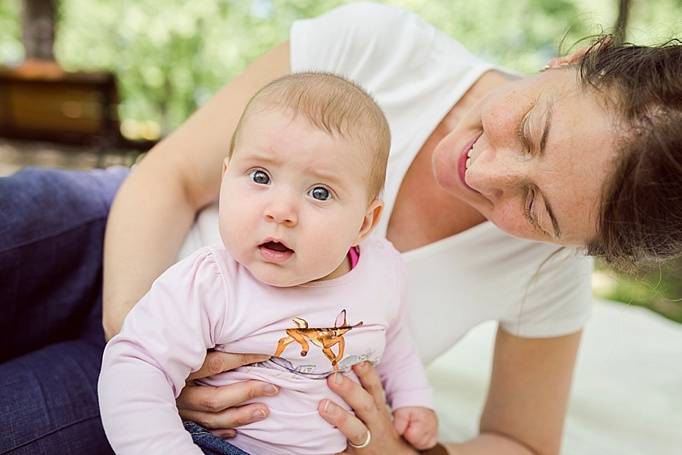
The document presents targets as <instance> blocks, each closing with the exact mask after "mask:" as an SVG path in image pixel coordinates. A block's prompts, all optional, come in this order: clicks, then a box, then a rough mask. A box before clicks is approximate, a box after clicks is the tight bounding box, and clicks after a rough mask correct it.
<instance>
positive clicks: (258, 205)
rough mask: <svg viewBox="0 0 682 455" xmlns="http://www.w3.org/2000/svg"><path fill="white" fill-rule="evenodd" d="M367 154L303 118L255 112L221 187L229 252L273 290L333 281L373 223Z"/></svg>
mask: <svg viewBox="0 0 682 455" xmlns="http://www.w3.org/2000/svg"><path fill="white" fill-rule="evenodd" d="M368 153H369V152H368V151H365V150H364V149H362V148H361V147H360V146H359V145H358V144H356V143H355V142H353V141H350V140H345V139H340V138H337V137H332V136H330V135H329V134H327V133H326V132H324V131H321V130H319V129H317V128H315V127H313V126H311V125H310V124H309V123H308V122H307V120H306V119H305V118H304V117H302V116H296V117H294V118H292V117H291V115H289V114H287V113H284V112H281V111H277V110H273V111H271V112H266V113H258V114H252V116H251V118H249V119H247V121H246V122H245V123H244V124H243V125H242V130H241V132H240V135H239V138H238V141H237V143H236V145H235V149H234V152H233V155H232V158H231V159H229V161H228V160H226V164H225V166H226V167H225V171H224V174H223V181H222V186H221V190H220V235H221V237H222V240H223V243H224V244H225V247H226V248H227V251H228V252H229V253H230V255H231V256H232V257H234V258H235V259H236V260H237V261H239V262H240V263H241V264H242V265H244V266H245V267H246V268H248V269H249V271H250V272H251V273H253V274H254V275H255V276H256V277H257V278H258V279H259V280H261V281H263V282H265V283H267V284H270V285H273V286H295V285H297V284H301V283H305V282H308V281H313V280H318V279H323V278H327V277H333V276H335V272H337V271H338V270H339V269H340V268H341V267H342V264H343V263H344V261H345V257H346V255H347V253H348V249H349V248H350V246H352V245H355V244H357V242H358V241H359V238H358V233H359V231H360V230H361V228H362V226H363V224H364V223H366V222H367V214H368V205H369V196H368V194H367V175H368V174H369V169H368V167H369V163H370V159H369V157H368V156H367V154H368ZM337 273H338V272H337Z"/></svg>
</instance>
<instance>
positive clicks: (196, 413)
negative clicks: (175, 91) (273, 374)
mask: <svg viewBox="0 0 682 455" xmlns="http://www.w3.org/2000/svg"><path fill="white" fill-rule="evenodd" d="M269 358H270V356H269V355H258V354H230V353H226V352H218V351H212V352H209V353H208V355H207V356H206V360H205V361H204V364H203V366H202V367H201V369H200V370H198V371H196V372H194V373H192V374H191V375H190V376H189V377H188V378H187V385H186V386H185V388H184V389H182V392H181V393H180V396H179V397H178V399H177V400H176V404H177V406H178V410H179V412H180V416H181V417H182V418H183V419H185V420H191V421H192V422H196V423H197V424H198V425H201V426H202V427H204V428H206V429H207V430H209V431H210V432H211V433H213V434H215V435H216V436H218V437H220V438H231V437H234V436H235V434H236V433H237V432H236V430H235V429H234V428H235V427H239V426H242V425H246V424H247V423H251V422H256V421H258V420H263V419H264V418H266V417H267V416H268V413H269V410H268V408H267V406H265V405H264V404H262V403H250V404H247V405H243V406H239V405H240V404H241V403H243V402H244V401H246V400H250V399H253V398H257V397H262V396H272V395H276V394H277V392H279V389H278V388H277V387H275V386H274V385H272V384H268V383H267V382H261V381H255V380H252V381H244V382H240V383H236V384H231V385H226V386H222V387H209V386H198V385H196V384H195V383H194V381H195V380H196V379H201V378H205V377H207V376H211V375H214V374H217V373H222V372H223V371H228V370H232V369H234V368H237V367H240V366H243V365H247V364H249V363H254V362H262V361H265V360H267V359H269Z"/></svg>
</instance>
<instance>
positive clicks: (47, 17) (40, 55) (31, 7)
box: [21, 0, 57, 61]
mask: <svg viewBox="0 0 682 455" xmlns="http://www.w3.org/2000/svg"><path fill="white" fill-rule="evenodd" d="M56 3H57V0H21V26H22V32H21V41H22V43H23V45H24V49H25V50H26V60H47V61H54V59H55V58H54V53H53V50H52V49H53V46H54V29H55V23H56Z"/></svg>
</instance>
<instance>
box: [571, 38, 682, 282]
mask: <svg viewBox="0 0 682 455" xmlns="http://www.w3.org/2000/svg"><path fill="white" fill-rule="evenodd" d="M579 65H580V72H579V73H580V75H581V78H582V81H583V84H585V86H587V87H591V88H593V89H596V90H597V92H598V93H600V95H601V96H602V99H603V100H604V101H605V102H606V104H607V107H608V108H609V109H610V110H611V111H612V112H613V113H614V114H615V115H616V118H617V121H618V123H619V125H620V127H621V128H622V135H621V138H620V141H619V144H617V148H618V157H617V158H616V160H615V163H614V170H613V171H612V173H611V175H610V178H609V179H608V180H607V181H606V182H605V183H604V186H603V191H602V194H601V209H600V213H599V217H598V221H597V223H598V224H597V235H596V237H595V238H594V239H592V240H591V241H589V242H588V243H587V245H586V247H587V253H588V254H590V255H592V256H597V257H602V258H604V259H605V260H606V261H607V262H608V263H611V264H613V265H615V266H618V267H620V268H621V269H632V267H633V266H634V265H637V264H640V263H646V262H651V261H657V262H659V261H664V260H666V259H670V258H673V257H676V256H679V255H680V254H681V253H682V45H681V43H680V42H679V41H678V40H673V41H670V42H667V43H665V44H663V45H660V46H655V47H643V46H635V45H631V44H622V45H615V44H611V42H610V40H608V39H606V40H602V41H601V42H600V43H599V45H596V46H593V47H592V48H591V49H590V50H589V51H588V52H587V53H586V54H585V56H584V57H583V58H582V59H581V61H580V63H579Z"/></svg>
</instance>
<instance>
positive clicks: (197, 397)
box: [176, 380, 279, 415]
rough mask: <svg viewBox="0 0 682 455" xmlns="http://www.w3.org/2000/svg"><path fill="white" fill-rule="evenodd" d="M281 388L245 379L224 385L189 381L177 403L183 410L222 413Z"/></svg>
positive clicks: (273, 393)
mask: <svg viewBox="0 0 682 455" xmlns="http://www.w3.org/2000/svg"><path fill="white" fill-rule="evenodd" d="M278 391H279V389H278V388H277V387H276V386H274V385H272V384H269V383H267V382H261V381H255V380H252V381H243V382H237V383H234V384H230V385H226V386H222V387H209V386H196V385H194V384H193V383H188V384H187V386H186V387H185V388H184V389H182V392H181V393H180V396H179V397H178V398H177V400H176V403H177V405H178V409H179V410H180V415H182V411H199V412H209V413H220V412H223V411H225V410H226V409H228V408H231V407H233V406H238V405H240V404H242V403H243V402H245V401H246V400H251V399H253V398H258V397H263V396H273V395H276V394H277V392H278Z"/></svg>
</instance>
